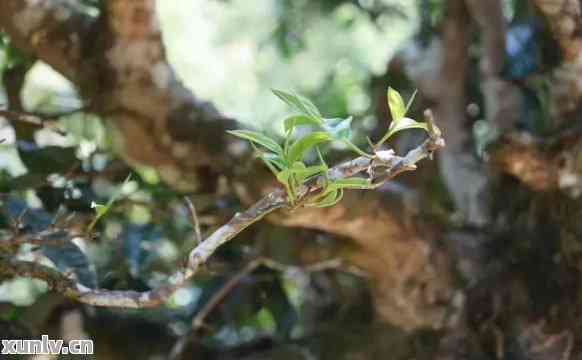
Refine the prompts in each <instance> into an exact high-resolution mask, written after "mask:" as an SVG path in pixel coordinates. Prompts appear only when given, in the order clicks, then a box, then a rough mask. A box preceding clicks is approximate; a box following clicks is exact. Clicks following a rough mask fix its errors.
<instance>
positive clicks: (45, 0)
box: [0, 0, 96, 83]
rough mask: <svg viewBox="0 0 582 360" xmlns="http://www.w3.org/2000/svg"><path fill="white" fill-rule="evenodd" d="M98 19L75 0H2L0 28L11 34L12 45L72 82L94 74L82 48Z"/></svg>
mask: <svg viewBox="0 0 582 360" xmlns="http://www.w3.org/2000/svg"><path fill="white" fill-rule="evenodd" d="M95 20H96V19H95V18H93V17H91V16H89V15H87V14H86V13H84V12H83V11H82V8H81V6H80V5H79V3H78V2H76V1H65V0H39V1H22V0H3V1H2V2H0V29H2V30H3V31H5V32H6V33H7V34H8V35H9V36H10V41H11V42H12V44H13V45H14V46H16V47H18V48H19V49H21V50H23V51H26V52H28V53H30V54H33V55H34V56H35V57H37V58H39V59H42V60H43V61H44V62H46V63H47V64H49V65H50V66H52V67H53V68H54V69H55V70H56V71H58V72H60V73H61V74H62V75H64V76H65V77H66V78H68V79H69V80H71V81H72V82H73V83H78V82H79V81H80V80H81V79H87V77H88V75H90V74H94V71H86V70H88V65H89V63H88V62H87V60H86V59H85V58H84V48H83V47H84V46H87V45H89V44H91V43H92V41H91V39H90V35H91V30H92V28H93V25H94V24H95ZM93 70H94V69H93Z"/></svg>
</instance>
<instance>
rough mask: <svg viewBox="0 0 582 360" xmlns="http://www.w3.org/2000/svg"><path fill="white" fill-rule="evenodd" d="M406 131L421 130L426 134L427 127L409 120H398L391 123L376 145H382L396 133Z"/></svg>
mask: <svg viewBox="0 0 582 360" xmlns="http://www.w3.org/2000/svg"><path fill="white" fill-rule="evenodd" d="M408 129H423V130H425V131H427V132H428V126H427V124H426V123H421V122H418V121H415V120H413V119H410V118H402V119H400V121H392V123H391V124H390V127H389V128H388V132H387V133H386V135H384V137H383V138H382V139H381V140H380V141H379V142H378V144H382V143H384V142H385V141H386V140H388V139H390V138H391V137H392V135H394V134H396V133H397V132H399V131H402V130H408Z"/></svg>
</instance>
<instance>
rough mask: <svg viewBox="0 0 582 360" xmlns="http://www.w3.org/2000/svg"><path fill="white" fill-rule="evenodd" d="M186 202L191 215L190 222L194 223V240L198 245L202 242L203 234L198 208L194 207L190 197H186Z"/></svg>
mask: <svg viewBox="0 0 582 360" xmlns="http://www.w3.org/2000/svg"><path fill="white" fill-rule="evenodd" d="M184 201H185V202H186V205H187V207H188V212H189V213H190V222H191V223H192V228H193V229H194V239H195V240H196V244H197V245H198V244H200V243H201V242H202V233H201V232H200V221H199V220H198V214H197V213H196V207H194V204H193V203H192V200H190V198H189V197H188V196H184Z"/></svg>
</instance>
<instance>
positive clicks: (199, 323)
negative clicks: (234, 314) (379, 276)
mask: <svg viewBox="0 0 582 360" xmlns="http://www.w3.org/2000/svg"><path fill="white" fill-rule="evenodd" d="M342 265H343V262H342V260H341V259H331V260H325V261H321V262H317V263H315V264H311V265H308V266H306V267H304V268H302V267H299V266H295V265H286V264H283V263H280V262H277V261H275V260H272V259H268V258H258V259H255V260H253V261H251V262H249V263H248V264H247V265H246V266H245V267H244V268H243V269H242V270H241V271H240V272H239V273H237V274H236V275H235V276H233V277H232V278H231V279H230V280H228V281H227V282H226V284H224V285H223V286H222V287H221V288H220V290H218V292H216V293H215V294H214V295H213V296H212V298H211V299H210V300H209V301H208V302H207V303H206V304H204V307H203V308H202V309H201V310H200V311H199V312H198V313H197V314H196V316H195V317H194V319H193V320H192V329H193V330H194V331H197V330H199V329H201V328H202V327H204V326H205V324H204V321H205V320H206V318H207V317H208V316H209V315H210V314H211V313H212V311H214V309H215V308H216V307H217V306H218V305H219V304H220V303H222V302H223V301H224V299H225V298H226V296H227V295H228V294H230V293H231V292H232V290H233V289H234V288H235V287H236V286H237V285H238V284H240V283H241V281H242V280H243V279H244V278H245V277H247V276H248V275H250V274H251V273H252V272H253V271H255V270H256V269H258V268H259V267H261V266H264V267H266V268H269V269H271V270H275V271H279V272H281V273H288V272H293V271H303V272H306V273H315V272H321V271H326V270H338V269H340V270H344V269H343V268H342ZM345 271H346V272H349V273H352V274H355V275H358V276H361V277H365V276H366V274H364V273H363V272H362V271H360V270H357V269H353V268H351V267H350V268H349V269H347V270H345Z"/></svg>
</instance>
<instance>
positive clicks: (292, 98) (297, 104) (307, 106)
mask: <svg viewBox="0 0 582 360" xmlns="http://www.w3.org/2000/svg"><path fill="white" fill-rule="evenodd" d="M272 91H273V94H275V95H276V96H277V97H278V98H279V99H281V100H283V101H284V102H285V103H287V105H289V106H291V107H292V108H294V109H295V110H297V111H299V112H300V113H301V114H303V115H307V116H309V117H312V118H316V119H318V118H321V113H320V112H319V110H318V109H317V107H316V106H315V105H314V104H313V103H312V102H311V101H309V100H308V99H307V98H305V97H303V96H301V95H299V94H297V93H295V92H292V93H289V92H285V91H282V90H276V89H272Z"/></svg>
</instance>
